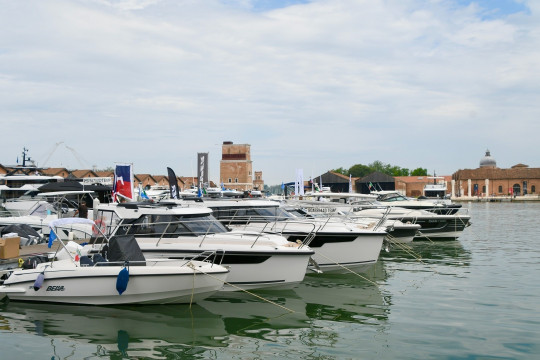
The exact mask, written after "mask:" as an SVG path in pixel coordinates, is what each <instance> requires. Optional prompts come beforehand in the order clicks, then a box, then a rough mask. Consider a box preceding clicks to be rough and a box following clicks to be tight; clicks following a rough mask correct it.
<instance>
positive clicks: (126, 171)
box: [112, 164, 133, 201]
mask: <svg viewBox="0 0 540 360" xmlns="http://www.w3.org/2000/svg"><path fill="white" fill-rule="evenodd" d="M119 195H120V196H122V197H125V198H128V199H133V169H132V166H131V164H129V165H116V170H115V171H114V184H113V192H112V197H113V201H116V200H117V198H118V196H119Z"/></svg>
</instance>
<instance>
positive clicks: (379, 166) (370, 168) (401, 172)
mask: <svg viewBox="0 0 540 360" xmlns="http://www.w3.org/2000/svg"><path fill="white" fill-rule="evenodd" d="M331 171H333V172H336V173H339V174H342V175H346V176H349V175H351V176H352V177H364V176H366V175H369V174H371V173H373V172H375V171H378V172H381V173H383V174H386V175H390V176H427V174H428V173H427V169H424V168H416V169H414V170H412V171H411V170H409V169H407V168H402V167H399V166H396V165H390V164H385V163H383V162H382V161H379V160H375V161H374V162H372V163H371V164H368V165H363V164H356V165H353V166H351V167H350V168H348V169H345V168H343V167H340V168H337V169H334V170H331Z"/></svg>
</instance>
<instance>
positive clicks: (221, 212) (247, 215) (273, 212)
mask: <svg viewBox="0 0 540 360" xmlns="http://www.w3.org/2000/svg"><path fill="white" fill-rule="evenodd" d="M212 210H213V214H214V216H215V217H216V218H217V219H218V220H219V221H221V222H222V223H224V224H247V223H249V222H274V221H284V220H287V219H292V218H294V216H293V215H291V214H289V213H288V212H287V211H285V210H284V209H282V208H280V207H277V206H272V207H270V206H267V207H229V208H220V207H218V208H214V207H212Z"/></svg>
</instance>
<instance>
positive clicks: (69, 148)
mask: <svg viewBox="0 0 540 360" xmlns="http://www.w3.org/2000/svg"><path fill="white" fill-rule="evenodd" d="M64 146H65V147H66V149H68V150H69V151H71V153H72V154H73V156H75V158H76V159H77V161H78V162H79V164H81V166H83V167H85V166H86V167H88V168H92V166H91V165H90V164H89V163H88V161H86V160H84V159H83V157H82V156H81V155H79V153H78V152H77V151H75V149H73V148H72V147H69V146H67V145H66V144H64ZM83 162H84V164H83Z"/></svg>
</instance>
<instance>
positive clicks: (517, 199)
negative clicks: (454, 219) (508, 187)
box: [451, 194, 540, 202]
mask: <svg viewBox="0 0 540 360" xmlns="http://www.w3.org/2000/svg"><path fill="white" fill-rule="evenodd" d="M451 200H452V201H453V202H530V201H540V195H537V194H530V195H521V196H518V195H516V196H510V195H500V196H499V195H491V196H454V197H452V198H451Z"/></svg>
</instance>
